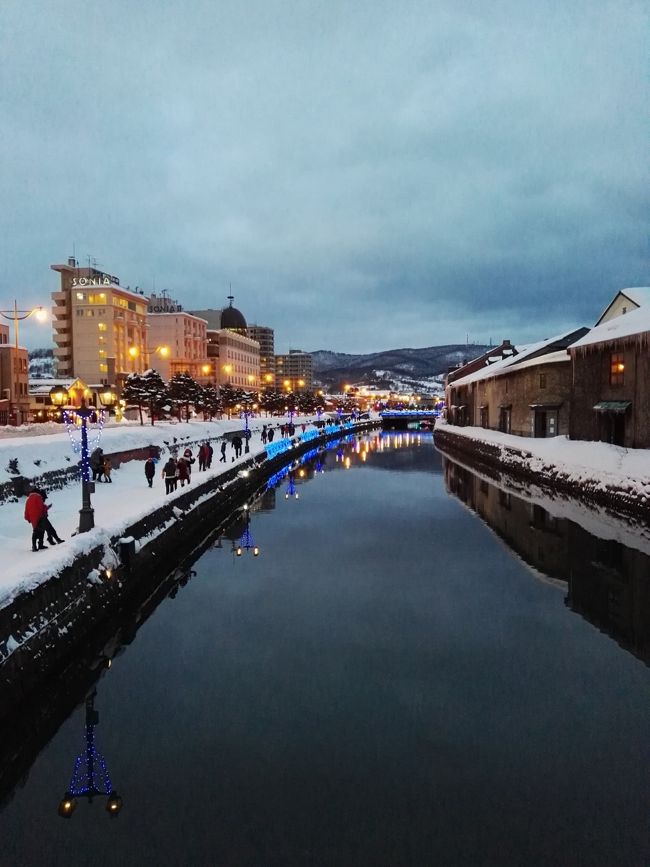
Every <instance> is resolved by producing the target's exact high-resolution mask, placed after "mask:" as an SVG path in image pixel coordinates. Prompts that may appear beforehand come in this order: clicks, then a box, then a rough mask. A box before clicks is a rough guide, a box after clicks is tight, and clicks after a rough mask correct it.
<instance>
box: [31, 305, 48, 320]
mask: <svg viewBox="0 0 650 867" xmlns="http://www.w3.org/2000/svg"><path fill="white" fill-rule="evenodd" d="M34 316H35V317H36V319H37V320H38V321H39V322H45V321H46V319H47V310H46V309H45V308H44V307H38V308H37V310H36V312H35V313H34Z"/></svg>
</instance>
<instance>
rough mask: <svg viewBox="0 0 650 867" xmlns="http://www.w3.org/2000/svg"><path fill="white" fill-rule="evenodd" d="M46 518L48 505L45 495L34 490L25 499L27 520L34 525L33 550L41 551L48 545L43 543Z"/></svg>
mask: <svg viewBox="0 0 650 867" xmlns="http://www.w3.org/2000/svg"><path fill="white" fill-rule="evenodd" d="M46 518H47V506H46V505H45V503H44V501H43V497H42V496H41V495H40V493H38V492H37V491H32V492H31V494H29V496H28V497H27V500H26V501H25V520H26V521H28V522H29V523H30V524H31V525H32V551H41V550H42V549H43V548H45V547H46V546H45V545H44V544H43V536H44V535H45V519H46Z"/></svg>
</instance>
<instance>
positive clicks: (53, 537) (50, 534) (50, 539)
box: [34, 488, 63, 545]
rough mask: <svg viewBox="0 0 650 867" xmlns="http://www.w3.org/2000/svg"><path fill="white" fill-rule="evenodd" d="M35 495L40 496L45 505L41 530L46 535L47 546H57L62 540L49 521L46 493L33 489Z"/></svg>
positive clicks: (40, 489)
mask: <svg viewBox="0 0 650 867" xmlns="http://www.w3.org/2000/svg"><path fill="white" fill-rule="evenodd" d="M34 491H35V493H37V494H40V495H41V497H42V499H43V502H44V503H45V517H44V518H43V529H44V531H45V532H46V533H47V543H48V545H57V544H60V543H61V542H63V539H61V537H60V536H59V534H58V533H57V532H56V530H55V529H54V527H53V526H52V522H51V521H50V507H49V506H48V504H47V492H46V491H44V490H43V489H42V488H34Z"/></svg>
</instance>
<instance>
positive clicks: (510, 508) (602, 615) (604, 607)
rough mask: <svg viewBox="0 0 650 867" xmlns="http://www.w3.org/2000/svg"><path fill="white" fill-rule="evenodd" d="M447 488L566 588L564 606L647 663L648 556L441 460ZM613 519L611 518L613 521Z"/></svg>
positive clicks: (531, 563) (541, 572)
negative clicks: (594, 533)
mask: <svg viewBox="0 0 650 867" xmlns="http://www.w3.org/2000/svg"><path fill="white" fill-rule="evenodd" d="M443 472H444V478H445V484H446V487H447V490H448V491H449V492H450V493H452V494H454V495H455V496H456V497H458V499H459V500H462V502H463V503H465V504H466V505H467V506H469V508H470V509H472V510H473V511H474V512H476V513H477V514H478V515H479V516H480V517H481V518H482V519H483V520H484V521H485V523H486V524H488V526H490V527H491V528H492V530H494V532H495V533H496V534H497V535H498V536H499V537H500V538H501V539H503V540H504V541H505V542H506V543H507V545H508V546H509V547H510V548H512V550H513V551H515V552H516V553H517V554H518V555H519V556H520V557H521V558H522V560H524V561H525V562H526V563H527V564H528V565H529V566H531V567H533V568H534V570H535V571H536V573H537V574H538V575H539V576H540V577H542V578H543V579H545V580H551V581H553V582H555V583H558V584H560V585H561V586H562V587H564V588H565V589H566V597H565V603H566V605H567V606H568V607H569V608H570V609H571V610H572V611H575V612H576V613H578V614H580V615H581V616H582V617H584V618H585V620H588V621H589V622H590V623H592V624H593V625H594V626H596V627H598V629H600V630H601V631H603V632H605V633H607V634H608V635H610V636H611V637H612V638H614V639H615V640H616V641H617V642H618V644H619V645H620V646H621V647H623V648H625V650H627V651H629V652H630V653H632V654H634V655H635V656H637V657H638V658H639V659H641V660H643V662H645V664H646V665H650V556H649V555H648V554H647V553H646V552H645V551H644V550H640V549H642V548H643V547H644V539H643V537H641V536H640V537H639V539H638V543H639V547H637V548H635V547H630V546H628V545H625V544H623V543H622V542H621V541H620V540H618V539H603V538H599V537H598V536H595V535H593V534H592V533H590V532H588V531H587V530H586V529H585V528H584V527H582V526H580V524H579V523H577V522H576V521H572V520H570V519H569V518H566V517H561V516H557V515H553V514H551V512H550V511H548V510H547V509H545V508H543V507H542V506H541V505H540V504H539V503H536V502H534V501H532V499H526V498H525V497H523V496H517V495H515V494H513V493H511V492H509V491H507V490H505V489H504V488H503V487H500V486H498V485H496V484H494V483H492V482H491V481H488V480H487V479H486V478H484V477H482V476H481V475H480V474H478V473H475V472H472V471H471V470H470V469H469V468H467V467H464V466H461V465H460V464H457V463H455V462H454V461H452V460H450V459H449V458H447V457H443ZM610 520H611V519H610Z"/></svg>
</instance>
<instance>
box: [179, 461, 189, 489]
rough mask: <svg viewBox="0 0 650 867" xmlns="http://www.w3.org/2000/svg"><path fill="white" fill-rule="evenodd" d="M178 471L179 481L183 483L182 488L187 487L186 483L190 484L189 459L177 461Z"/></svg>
mask: <svg viewBox="0 0 650 867" xmlns="http://www.w3.org/2000/svg"><path fill="white" fill-rule="evenodd" d="M176 470H177V471H178V481H179V482H180V483H181V488H184V487H185V482H187V484H188V485H189V483H190V472H191V471H190V462H189V461H188V460H187V458H184V457H183V458H179V459H178V460H177V461H176Z"/></svg>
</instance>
